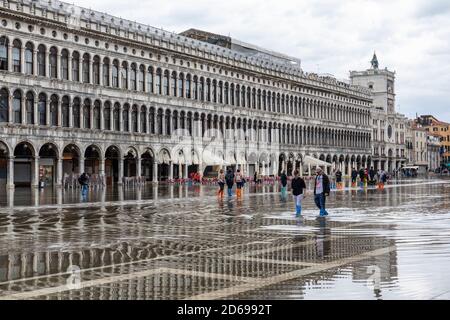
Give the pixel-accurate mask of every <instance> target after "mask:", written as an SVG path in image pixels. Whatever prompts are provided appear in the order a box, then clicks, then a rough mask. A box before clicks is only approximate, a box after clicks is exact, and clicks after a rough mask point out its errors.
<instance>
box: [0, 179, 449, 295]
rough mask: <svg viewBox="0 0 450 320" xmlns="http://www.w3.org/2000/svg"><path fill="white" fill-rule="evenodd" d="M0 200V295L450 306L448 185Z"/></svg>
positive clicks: (152, 190)
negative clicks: (321, 198) (445, 302)
mask: <svg viewBox="0 0 450 320" xmlns="http://www.w3.org/2000/svg"><path fill="white" fill-rule="evenodd" d="M215 192H216V187H215V186H184V185H183V186H169V185H160V186H152V185H147V186H144V187H142V188H137V189H136V188H117V187H116V188H113V189H108V190H91V191H90V193H89V195H88V196H87V197H86V198H83V197H82V196H81V194H80V192H79V190H69V191H65V192H57V191H53V190H45V189H44V190H37V191H33V192H32V191H31V190H28V189H19V188H17V189H16V190H15V191H14V192H6V191H1V192H0V299H184V298H189V299H449V298H450V179H448V178H447V179H445V178H434V179H405V180H397V181H393V182H392V183H390V184H389V185H387V186H386V188H385V189H384V190H377V189H359V188H354V189H352V188H346V189H345V190H340V191H336V192H332V194H331V195H330V197H328V198H327V207H328V212H329V213H330V215H329V216H328V217H326V218H318V217H317V215H318V210H317V208H316V207H315V205H314V203H313V196H312V195H311V194H310V193H308V194H307V195H306V198H305V200H304V203H303V217H302V218H296V217H295V215H294V213H293V212H294V210H295V206H294V203H293V201H292V198H291V196H290V195H288V196H287V197H286V198H283V197H282V196H281V195H280V193H279V186H278V185H264V186H253V185H251V186H248V187H247V188H246V190H245V191H244V194H243V196H242V197H241V198H236V196H234V195H233V197H231V198H228V197H227V196H226V195H225V197H224V198H223V199H220V198H218V197H217V196H216V195H215Z"/></svg>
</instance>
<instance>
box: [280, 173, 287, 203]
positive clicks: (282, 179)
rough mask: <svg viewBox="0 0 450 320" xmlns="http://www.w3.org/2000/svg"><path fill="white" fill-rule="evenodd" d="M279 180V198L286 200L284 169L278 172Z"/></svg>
mask: <svg viewBox="0 0 450 320" xmlns="http://www.w3.org/2000/svg"><path fill="white" fill-rule="evenodd" d="M280 182H281V199H283V200H286V195H287V183H288V177H287V175H286V173H285V172H284V171H282V172H281V174H280Z"/></svg>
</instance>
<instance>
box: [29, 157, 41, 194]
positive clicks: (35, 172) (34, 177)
mask: <svg viewBox="0 0 450 320" xmlns="http://www.w3.org/2000/svg"><path fill="white" fill-rule="evenodd" d="M31 186H32V187H38V186H39V157H34V159H33V162H32V163H31Z"/></svg>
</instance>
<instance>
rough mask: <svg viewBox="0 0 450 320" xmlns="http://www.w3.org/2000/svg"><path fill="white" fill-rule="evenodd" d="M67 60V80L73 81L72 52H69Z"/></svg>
mask: <svg viewBox="0 0 450 320" xmlns="http://www.w3.org/2000/svg"><path fill="white" fill-rule="evenodd" d="M67 60H68V63H67V73H68V77H67V79H68V80H69V81H72V55H71V53H70V52H68V54H67Z"/></svg>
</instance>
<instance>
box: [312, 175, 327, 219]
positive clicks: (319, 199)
mask: <svg viewBox="0 0 450 320" xmlns="http://www.w3.org/2000/svg"><path fill="white" fill-rule="evenodd" d="M329 195H330V179H329V178H328V176H327V175H326V174H325V173H324V172H323V170H322V168H320V167H317V169H316V179H315V183H314V202H315V203H316V206H317V207H318V208H319V209H320V216H321V217H322V216H327V215H328V212H327V210H325V199H326V197H327V196H329Z"/></svg>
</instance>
